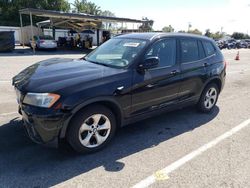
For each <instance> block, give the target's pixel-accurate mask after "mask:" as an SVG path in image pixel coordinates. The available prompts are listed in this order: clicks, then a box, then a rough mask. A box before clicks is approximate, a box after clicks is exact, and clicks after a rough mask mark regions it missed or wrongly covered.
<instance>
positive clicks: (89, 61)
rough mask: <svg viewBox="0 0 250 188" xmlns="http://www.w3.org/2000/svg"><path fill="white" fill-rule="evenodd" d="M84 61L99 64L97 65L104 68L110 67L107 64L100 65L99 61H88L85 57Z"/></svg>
mask: <svg viewBox="0 0 250 188" xmlns="http://www.w3.org/2000/svg"><path fill="white" fill-rule="evenodd" d="M83 60H85V61H88V62H90V63H94V64H97V65H103V66H105V67H110V66H109V65H107V64H105V63H100V62H97V61H92V60H88V59H86V58H85V57H84V59H83Z"/></svg>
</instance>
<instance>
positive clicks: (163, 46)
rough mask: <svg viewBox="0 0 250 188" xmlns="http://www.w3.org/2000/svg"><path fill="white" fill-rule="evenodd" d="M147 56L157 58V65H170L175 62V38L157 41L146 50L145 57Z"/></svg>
mask: <svg viewBox="0 0 250 188" xmlns="http://www.w3.org/2000/svg"><path fill="white" fill-rule="evenodd" d="M149 57H158V58H159V61H160V63H159V67H171V66H173V65H175V62H176V40H175V39H163V40H160V41H157V42H156V43H154V44H153V45H152V47H151V48H150V49H149V50H148V51H147V53H146V56H145V59H147V58H149Z"/></svg>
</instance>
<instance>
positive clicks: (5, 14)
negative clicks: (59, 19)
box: [0, 0, 70, 26]
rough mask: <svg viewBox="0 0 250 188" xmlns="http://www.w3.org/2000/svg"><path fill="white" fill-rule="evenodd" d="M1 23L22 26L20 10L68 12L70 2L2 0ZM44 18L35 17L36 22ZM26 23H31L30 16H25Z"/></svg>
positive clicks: (0, 2) (61, 0)
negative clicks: (33, 9)
mask: <svg viewBox="0 0 250 188" xmlns="http://www.w3.org/2000/svg"><path fill="white" fill-rule="evenodd" d="M0 7H1V12H0V25H5V26H20V20H19V10H20V9H24V8H36V9H47V10H59V11H65V12H68V11H69V10H70V4H69V3H68V1H67V0H35V1H34V0H1V1H0ZM41 20H44V19H41V18H38V17H34V22H38V21H41ZM23 23H24V25H27V24H29V23H30V22H29V16H23Z"/></svg>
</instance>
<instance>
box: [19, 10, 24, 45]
mask: <svg viewBox="0 0 250 188" xmlns="http://www.w3.org/2000/svg"><path fill="white" fill-rule="evenodd" d="M19 17H20V24H21V41H22V45H23V48H24V37H23V18H22V14H21V13H19Z"/></svg>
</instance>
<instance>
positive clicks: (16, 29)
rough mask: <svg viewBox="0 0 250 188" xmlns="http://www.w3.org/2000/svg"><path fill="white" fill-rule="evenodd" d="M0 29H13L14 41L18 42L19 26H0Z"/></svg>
mask: <svg viewBox="0 0 250 188" xmlns="http://www.w3.org/2000/svg"><path fill="white" fill-rule="evenodd" d="M0 31H14V36H15V43H20V35H21V31H20V27H9V26H0Z"/></svg>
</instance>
